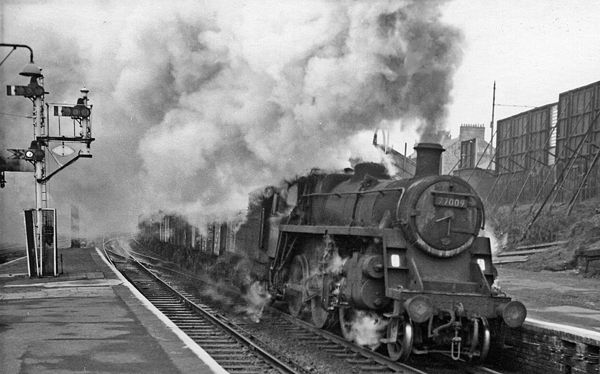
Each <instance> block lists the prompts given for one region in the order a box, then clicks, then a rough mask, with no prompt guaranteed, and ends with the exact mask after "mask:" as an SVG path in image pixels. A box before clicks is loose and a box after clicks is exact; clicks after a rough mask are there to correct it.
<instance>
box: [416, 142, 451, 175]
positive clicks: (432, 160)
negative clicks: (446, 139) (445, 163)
mask: <svg viewBox="0 0 600 374" xmlns="http://www.w3.org/2000/svg"><path fill="white" fill-rule="evenodd" d="M415 151H417V169H416V171H415V178H421V177H426V176H429V175H440V172H441V164H442V163H441V160H442V152H444V151H445V149H444V148H443V147H442V146H441V145H440V144H437V143H419V144H417V145H416V146H415Z"/></svg>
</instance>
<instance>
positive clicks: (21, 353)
mask: <svg viewBox="0 0 600 374" xmlns="http://www.w3.org/2000/svg"><path fill="white" fill-rule="evenodd" d="M59 251H60V253H61V254H62V258H63V273H62V274H61V275H60V276H58V277H44V278H29V277H28V275H27V264H26V261H25V259H20V260H16V261H12V262H10V263H6V264H2V265H0V363H2V365H1V366H2V370H0V371H2V373H6V374H8V373H47V372H52V373H71V372H73V373H85V372H102V373H191V372H194V373H215V372H216V373H219V372H223V369H222V368H221V367H220V366H218V364H217V363H216V362H214V361H213V360H212V358H210V357H209V356H208V354H206V352H204V351H203V350H202V349H201V348H200V347H198V346H197V345H196V344H195V343H194V342H193V341H191V339H189V338H188V339H187V340H186V337H185V336H183V335H182V334H183V333H181V331H179V330H178V329H177V327H175V326H174V325H173V324H172V323H171V324H170V323H169V321H164V320H162V319H161V316H160V312H159V313H158V314H157V313H156V312H155V311H153V309H152V307H151V306H149V305H147V304H146V303H144V300H142V299H140V298H138V296H137V294H136V293H137V290H135V289H131V288H129V287H128V286H127V285H126V284H125V282H124V281H123V279H122V278H119V275H117V274H116V273H115V272H114V271H113V269H112V267H111V266H112V265H110V264H108V263H107V262H105V260H104V259H103V258H102V257H101V256H100V252H99V251H98V250H96V249H94V248H69V249H60V250H59ZM59 270H60V267H59Z"/></svg>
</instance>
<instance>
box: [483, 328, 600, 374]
mask: <svg viewBox="0 0 600 374" xmlns="http://www.w3.org/2000/svg"><path fill="white" fill-rule="evenodd" d="M504 344H505V347H504V349H502V350H501V351H500V352H490V355H489V357H490V362H492V363H497V364H498V365H500V366H501V367H503V368H505V369H507V370H514V371H517V372H519V373H533V374H538V373H539V374H563V373H565V374H568V373H572V374H574V373H600V369H599V365H598V357H599V355H600V341H598V340H595V339H591V338H587V337H582V336H577V335H573V334H569V333H565V332H562V331H557V330H552V329H549V328H545V327H540V326H536V325H532V324H529V323H525V325H523V327H522V328H520V329H507V330H506V331H505V341H504Z"/></svg>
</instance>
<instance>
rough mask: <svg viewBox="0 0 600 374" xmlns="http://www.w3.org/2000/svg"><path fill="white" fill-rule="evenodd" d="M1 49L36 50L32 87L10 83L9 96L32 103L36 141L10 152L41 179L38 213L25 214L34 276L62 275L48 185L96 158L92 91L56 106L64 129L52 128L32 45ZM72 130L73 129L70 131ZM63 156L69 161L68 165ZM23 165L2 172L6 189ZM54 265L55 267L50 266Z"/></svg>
mask: <svg viewBox="0 0 600 374" xmlns="http://www.w3.org/2000/svg"><path fill="white" fill-rule="evenodd" d="M0 47H12V48H13V51H14V50H15V49H16V48H19V47H23V48H27V49H29V52H30V62H29V63H28V64H27V65H26V66H25V68H24V69H23V71H22V72H21V73H19V74H20V75H23V76H26V77H29V78H30V82H29V84H28V85H27V86H15V85H8V86H7V87H6V93H7V95H9V96H24V97H25V98H28V99H30V100H31V101H32V103H33V137H34V140H33V141H32V142H31V144H30V146H29V148H28V149H8V151H9V152H11V153H12V157H11V158H12V159H13V160H14V161H18V160H25V161H28V162H29V163H31V164H32V165H33V171H34V176H35V178H34V179H35V210H26V211H25V228H26V234H27V235H26V236H27V256H28V265H29V275H30V276H33V275H37V276H45V275H54V276H56V275H58V273H57V266H56V246H57V235H56V211H55V209H48V206H47V205H48V196H47V189H46V187H47V186H46V183H47V182H48V181H49V180H50V178H52V177H53V176H54V175H56V174H57V173H58V172H60V171H61V170H63V169H64V168H66V167H67V166H69V165H71V164H72V163H73V162H75V161H77V160H78V159H79V158H91V157H92V155H91V153H90V144H91V142H92V141H94V138H92V128H91V119H90V116H91V109H92V106H91V105H89V103H88V93H89V91H88V90H87V89H86V88H83V89H81V91H80V92H81V97H80V98H79V99H77V104H75V105H73V106H67V105H54V106H53V108H54V115H55V116H56V117H58V126H57V127H56V128H54V129H51V128H50V121H49V117H48V116H47V115H46V112H47V111H48V110H49V105H47V104H46V103H45V100H44V96H45V94H47V93H48V92H45V90H44V87H43V75H42V73H41V69H40V68H39V67H37V66H36V65H35V64H34V62H33V51H32V50H31V48H29V47H28V46H26V45H21V44H3V43H1V44H0ZM11 53H12V51H11ZM9 55H10V53H9ZM7 57H8V56H7ZM61 117H69V118H70V119H71V120H72V126H73V127H72V129H73V131H72V132H70V131H69V135H68V136H67V135H66V132H64V131H63V129H64V127H65V126H62V127H61V123H60V118H61ZM69 127H70V126H67V128H69ZM52 130H53V131H52ZM77 130H79V131H77ZM67 143H79V144H81V145H82V147H81V148H80V149H79V151H78V152H77V153H76V154H75V150H74V149H72V148H70V147H69V146H68V145H66V144H67ZM54 145H56V146H54ZM47 154H48V155H49V156H51V157H52V160H53V161H54V163H53V165H52V166H53V170H52V171H51V172H50V173H48V170H47V167H48V165H49V163H48V162H47V157H46V155H47ZM57 157H59V158H66V162H65V161H62V160H60V159H59V158H57ZM13 164H14V163H13ZM17 166H18V167H16V168H14V169H11V168H6V167H5V168H4V169H0V172H1V173H2V178H0V179H2V182H3V183H2V185H1V187H4V183H5V182H4V178H3V174H4V172H7V171H29V170H28V168H23V167H22V166H20V165H18V164H17ZM34 213H35V215H34ZM34 217H35V219H34ZM52 248H53V249H54V253H53V254H49V253H48V251H50V250H51V249H52ZM49 261H51V262H52V263H51V264H48V262H49Z"/></svg>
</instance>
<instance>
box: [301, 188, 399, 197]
mask: <svg viewBox="0 0 600 374" xmlns="http://www.w3.org/2000/svg"><path fill="white" fill-rule="evenodd" d="M388 191H402V192H403V191H404V187H397V188H384V189H381V190H368V191H350V192H315V193H309V194H306V195H302V197H311V196H337V197H341V196H342V195H364V194H368V193H381V192H388Z"/></svg>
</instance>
